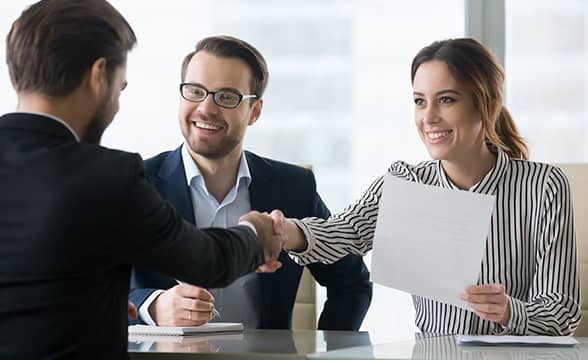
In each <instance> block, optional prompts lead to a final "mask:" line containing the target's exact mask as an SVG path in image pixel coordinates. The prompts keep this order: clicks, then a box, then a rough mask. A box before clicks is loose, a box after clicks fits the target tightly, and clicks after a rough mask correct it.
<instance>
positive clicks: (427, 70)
mask: <svg viewBox="0 0 588 360" xmlns="http://www.w3.org/2000/svg"><path fill="white" fill-rule="evenodd" d="M413 88H414V91H416V92H422V93H426V92H431V91H439V90H446V89H461V88H462V84H460V83H459V82H458V81H457V80H456V79H455V78H454V77H453V75H452V74H451V72H450V71H449V67H448V66H447V64H446V63H445V62H444V61H439V60H432V61H427V62H425V63H422V64H421V66H419V68H418V69H417V71H416V73H415V76H414V80H413Z"/></svg>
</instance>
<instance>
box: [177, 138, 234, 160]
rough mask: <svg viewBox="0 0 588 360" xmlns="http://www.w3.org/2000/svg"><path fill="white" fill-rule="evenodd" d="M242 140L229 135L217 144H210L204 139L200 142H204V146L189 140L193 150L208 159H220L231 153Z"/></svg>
mask: <svg viewBox="0 0 588 360" xmlns="http://www.w3.org/2000/svg"><path fill="white" fill-rule="evenodd" d="M240 142H241V140H240V139H238V138H236V137H227V138H224V139H223V140H222V142H221V143H220V144H218V145H216V146H208V144H206V142H203V141H200V143H203V145H204V146H198V145H196V144H194V145H191V144H190V142H188V145H189V146H190V149H191V150H192V151H193V152H195V153H196V154H198V155H200V156H202V157H205V158H207V159H220V158H223V157H225V156H227V155H228V154H230V153H231V152H232V151H233V150H234V149H235V148H236V147H237V146H238V145H239V143H240Z"/></svg>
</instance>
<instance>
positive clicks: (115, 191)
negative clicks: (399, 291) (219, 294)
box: [0, 113, 263, 359]
mask: <svg viewBox="0 0 588 360" xmlns="http://www.w3.org/2000/svg"><path fill="white" fill-rule="evenodd" d="M0 258H1V259H2V260H1V261H0V358H10V359H12V358H31V359H55V358H60V359H61V358H79V359H92V358H98V359H120V358H126V357H127V296H128V287H129V280H130V271H131V264H133V265H136V266H141V267H142V268H149V269H152V270H154V271H158V272H161V273H166V274H169V275H173V276H174V277H177V278H180V279H182V280H184V281H187V282H190V283H194V284H199V285H201V286H219V285H220V286H225V285H227V284H228V283H230V282H231V281H233V280H234V279H236V278H237V277H239V276H241V275H243V274H245V273H247V272H249V271H252V270H254V269H255V268H256V267H257V266H258V265H259V264H260V263H262V262H263V252H262V250H261V248H260V246H259V244H258V241H257V238H256V237H255V235H254V234H253V232H252V231H251V230H250V229H249V228H247V227H243V226H240V227H235V228H233V229H230V230H222V229H215V230H198V229H197V228H195V227H194V226H193V225H191V224H189V223H187V222H185V221H184V220H182V218H181V217H180V216H179V215H178V214H177V213H176V211H175V210H174V208H173V207H171V206H170V205H169V204H168V203H167V202H165V201H163V200H162V199H161V198H160V196H159V195H158V193H157V192H156V191H155V190H154V189H153V187H152V186H150V185H149V184H148V183H147V182H146V181H145V179H144V177H143V163H142V161H141V158H140V156H138V155H136V154H130V153H126V152H122V151H115V150H109V149H106V148H104V147H101V146H97V145H91V144H82V143H78V142H76V141H75V138H74V136H73V134H72V133H71V132H69V131H68V129H67V128H66V127H65V126H63V125H62V124H60V123H58V122H57V121H55V120H53V119H50V118H47V117H44V116H40V115H33V114H23V113H14V114H8V115H5V116H2V117H0Z"/></svg>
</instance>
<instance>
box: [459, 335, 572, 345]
mask: <svg viewBox="0 0 588 360" xmlns="http://www.w3.org/2000/svg"><path fill="white" fill-rule="evenodd" d="M456 342H457V344H458V345H510V346H513V345H518V346H521V345H522V346H574V345H577V344H578V340H576V339H575V338H573V337H571V336H513V335H496V336H495V335H458V336H457V340H456Z"/></svg>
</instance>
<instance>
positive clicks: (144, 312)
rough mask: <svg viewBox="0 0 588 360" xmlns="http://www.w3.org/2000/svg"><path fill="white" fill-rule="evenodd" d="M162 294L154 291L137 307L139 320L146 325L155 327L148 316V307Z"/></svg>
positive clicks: (149, 315) (159, 291)
mask: <svg viewBox="0 0 588 360" xmlns="http://www.w3.org/2000/svg"><path fill="white" fill-rule="evenodd" d="M162 292H163V290H155V291H154V292H152V293H151V295H149V296H148V297H147V299H145V301H143V304H141V306H140V307H139V319H141V320H143V322H144V323H145V324H147V325H152V326H156V325H157V324H156V323H155V321H153V319H152V318H151V314H149V306H150V305H151V303H152V302H153V301H154V300H155V298H157V297H158V296H159V294H161V293H162Z"/></svg>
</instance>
